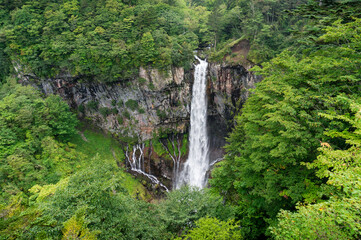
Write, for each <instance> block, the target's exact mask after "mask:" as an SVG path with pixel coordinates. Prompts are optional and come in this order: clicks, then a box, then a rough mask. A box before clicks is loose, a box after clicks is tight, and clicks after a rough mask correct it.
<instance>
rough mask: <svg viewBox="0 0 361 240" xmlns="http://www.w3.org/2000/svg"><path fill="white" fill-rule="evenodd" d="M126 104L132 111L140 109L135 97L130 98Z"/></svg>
mask: <svg viewBox="0 0 361 240" xmlns="http://www.w3.org/2000/svg"><path fill="white" fill-rule="evenodd" d="M125 106H127V107H128V108H130V109H131V110H132V111H134V110H136V109H138V102H137V101H136V100H133V99H129V100H128V101H127V102H126V103H125Z"/></svg>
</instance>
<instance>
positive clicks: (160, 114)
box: [157, 109, 167, 119]
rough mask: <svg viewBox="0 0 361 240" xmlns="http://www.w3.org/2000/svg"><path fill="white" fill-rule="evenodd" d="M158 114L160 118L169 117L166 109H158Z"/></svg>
mask: <svg viewBox="0 0 361 240" xmlns="http://www.w3.org/2000/svg"><path fill="white" fill-rule="evenodd" d="M157 116H158V117H159V118H160V119H165V118H166V117H167V114H166V112H165V111H162V110H159V109H157Z"/></svg>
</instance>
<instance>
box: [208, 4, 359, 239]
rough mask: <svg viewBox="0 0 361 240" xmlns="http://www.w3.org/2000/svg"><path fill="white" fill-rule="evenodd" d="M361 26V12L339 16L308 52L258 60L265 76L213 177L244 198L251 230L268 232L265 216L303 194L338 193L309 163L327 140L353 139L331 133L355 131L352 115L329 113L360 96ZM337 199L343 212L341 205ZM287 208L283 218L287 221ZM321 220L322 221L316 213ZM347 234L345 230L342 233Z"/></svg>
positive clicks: (312, 198)
mask: <svg viewBox="0 0 361 240" xmlns="http://www.w3.org/2000/svg"><path fill="white" fill-rule="evenodd" d="M354 10H355V11H357V10H356V8H355V9H354ZM329 12H331V13H332V9H329ZM360 26H361V20H360V19H353V20H350V19H345V21H342V20H337V21H335V22H334V23H333V26H330V27H324V29H323V30H324V33H323V34H322V35H321V36H320V37H317V39H316V40H315V41H314V44H313V45H312V46H310V47H309V48H308V49H306V50H307V51H304V52H305V53H307V54H304V55H302V54H301V55H297V54H294V53H292V52H289V51H285V52H283V53H282V54H280V55H279V56H277V57H276V58H274V59H272V60H271V61H270V62H269V63H265V64H264V67H263V68H262V69H261V68H254V70H255V71H257V72H258V73H259V74H262V75H263V76H265V79H264V80H263V81H262V82H261V83H259V84H258V85H257V87H256V89H255V90H254V94H253V95H252V96H251V97H250V98H249V99H248V101H247V103H246V104H245V106H244V109H243V110H242V115H241V116H240V117H238V119H237V120H238V124H237V126H236V127H235V129H234V131H233V132H232V134H231V135H230V137H229V142H230V143H229V145H228V146H227V151H228V155H227V157H226V161H224V162H223V163H221V164H220V167H219V168H218V169H216V170H215V171H214V174H213V176H214V179H213V181H212V184H213V186H214V187H215V188H216V189H218V191H219V192H222V193H223V194H224V195H225V196H226V197H227V198H228V199H229V200H231V201H233V202H235V203H238V205H239V214H240V217H241V225H242V226H243V227H245V228H244V231H245V233H246V234H248V236H249V237H256V236H260V235H261V234H264V233H265V232H266V228H267V225H266V223H265V222H266V221H267V222H268V223H271V222H272V221H274V220H275V217H276V215H277V213H278V212H279V210H280V209H285V210H293V209H294V208H295V205H296V203H297V202H300V201H302V202H304V203H306V204H307V203H314V202H320V201H322V200H323V199H325V198H326V199H327V198H328V197H330V196H329V194H326V193H327V192H329V191H331V189H333V187H332V186H330V185H325V184H323V183H324V182H325V181H326V180H327V178H326V179H325V178H323V179H319V178H317V176H316V175H317V174H316V172H315V169H314V168H311V169H310V168H308V167H307V166H311V165H308V164H307V163H309V164H312V163H313V162H314V161H316V159H317V156H319V155H320V153H319V152H318V151H317V149H318V147H319V146H320V145H321V146H334V147H335V148H339V149H345V151H348V150H346V149H348V148H349V147H350V145H349V144H348V143H347V142H345V140H344V139H343V138H341V137H342V136H343V135H340V134H338V135H337V134H331V133H335V132H345V131H348V130H351V131H352V129H353V126H352V124H351V123H352V122H350V121H345V119H344V118H341V117H325V116H326V115H330V114H331V115H336V114H337V115H345V116H346V117H347V116H350V115H351V111H350V109H349V101H346V100H343V99H344V98H345V99H350V101H356V100H357V99H359V93H360V91H361V89H360V80H361V72H360V66H361V61H360V50H361V45H360V41H359V39H360V36H361V35H360V34H361V29H360ZM339 96H343V98H339ZM316 162H317V161H316ZM331 166H332V165H331ZM350 167H351V166H350ZM351 168H353V167H351ZM351 171H353V170H351ZM337 202H338V200H337V201H336V202H335V209H334V210H335V211H336V212H337V211H338V209H337V208H338V207H340V206H337V204H338V203H337ZM325 204H328V203H324V205H325ZM345 204H346V203H345ZM315 206H317V205H315ZM355 207H356V208H357V206H355ZM311 208H312V209H316V208H315V207H314V206H312V207H311ZM346 208H347V207H346ZM301 209H302V211H301V210H300V213H299V215H302V214H305V215H302V216H307V214H314V213H315V212H312V209H310V208H301ZM307 211H311V212H307ZM287 214H288V213H285V214H284V215H283V223H280V224H285V223H284V222H285V221H286V220H285V218H288V216H289V215H287ZM335 214H337V213H335ZM349 214H350V216H351V215H352V211H351V212H350V213H349ZM299 215H295V216H294V217H295V218H298V216H299ZM292 216H293V215H292ZM310 217H312V216H310ZM329 217H330V218H332V215H329ZM287 221H288V220H287ZM304 221H305V220H304ZM307 221H308V220H307ZM320 221H321V219H320ZM322 221H323V220H322ZM325 221H326V220H325ZM350 221H353V220H350ZM303 224H305V225H303V227H302V231H306V230H305V229H306V228H307V226H308V222H304V223H303ZM310 224H311V223H310ZM337 224H338V223H337ZM340 224H341V223H340ZM347 224H351V223H347ZM291 225H292V223H291ZM291 225H290V226H291ZM314 225H315V226H320V225H319V223H318V222H317V221H316V220H315V222H314ZM341 225H342V224H341ZM351 225H352V224H351ZM257 226H258V227H257ZM320 227H321V226H320ZM330 227H331V228H332V226H331V225H330ZM341 227H342V226H341ZM288 230H290V229H288ZM288 230H287V231H288ZM298 230H300V229H298ZM298 230H297V229H295V232H294V234H295V235H297V234H299V233H298V232H297V231H298ZM334 230H335V231H337V229H335V228H334ZM287 231H284V232H282V235H281V236H282V237H280V239H283V237H284V236H285V235H286V234H287ZM290 231H291V230H290ZM300 231H301V230H300ZM325 231H326V229H325ZM352 231H357V230H355V228H353V230H352ZM278 233H279V232H278ZM314 234H317V231H315V233H314ZM330 234H331V233H330ZM342 234H346V235H347V234H348V235H347V236H349V237H350V235H349V234H351V235H354V234H355V233H354V232H351V233H347V230H342ZM342 234H341V233H340V235H337V236H339V237H340V238H342V236H344V235H342ZM295 235H293V236H295ZM306 236H307V237H306ZM312 236H313V237H315V236H316V235H312ZM312 236H308V235H304V238H308V237H310V238H311V239H313V237H312ZM335 237H336V235H335ZM304 238H303V237H300V239H304ZM336 238H337V237H336ZM290 239H293V237H290Z"/></svg>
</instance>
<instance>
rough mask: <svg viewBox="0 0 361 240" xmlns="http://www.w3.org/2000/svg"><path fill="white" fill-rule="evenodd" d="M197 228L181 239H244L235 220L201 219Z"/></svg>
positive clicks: (197, 222) (197, 223) (196, 223)
mask: <svg viewBox="0 0 361 240" xmlns="http://www.w3.org/2000/svg"><path fill="white" fill-rule="evenodd" d="M195 225H196V227H195V228H193V229H191V230H190V231H189V232H188V233H187V234H185V235H184V236H183V237H182V238H180V239H188V240H211V239H213V240H238V239H242V235H241V233H240V231H239V228H240V226H237V224H236V223H235V222H234V220H233V219H231V220H228V221H220V220H218V219H217V218H209V217H207V218H201V219H199V220H198V221H196V222H195Z"/></svg>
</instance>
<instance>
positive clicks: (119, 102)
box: [117, 100, 124, 108]
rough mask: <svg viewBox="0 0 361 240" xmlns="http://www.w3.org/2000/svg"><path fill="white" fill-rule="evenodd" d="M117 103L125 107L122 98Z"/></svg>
mask: <svg viewBox="0 0 361 240" xmlns="http://www.w3.org/2000/svg"><path fill="white" fill-rule="evenodd" d="M117 105H118V106H119V107H121V108H123V107H124V102H123V101H122V100H119V101H118V103H117Z"/></svg>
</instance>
